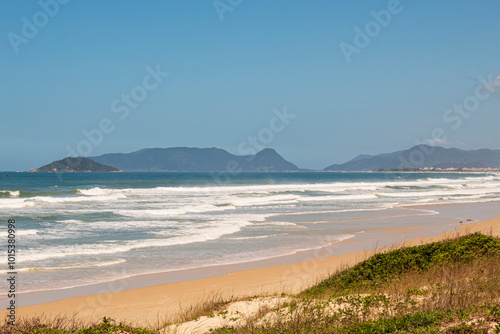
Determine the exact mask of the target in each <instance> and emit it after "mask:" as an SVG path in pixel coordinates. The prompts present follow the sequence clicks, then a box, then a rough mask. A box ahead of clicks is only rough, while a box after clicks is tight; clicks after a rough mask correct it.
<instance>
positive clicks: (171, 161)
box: [32, 145, 500, 172]
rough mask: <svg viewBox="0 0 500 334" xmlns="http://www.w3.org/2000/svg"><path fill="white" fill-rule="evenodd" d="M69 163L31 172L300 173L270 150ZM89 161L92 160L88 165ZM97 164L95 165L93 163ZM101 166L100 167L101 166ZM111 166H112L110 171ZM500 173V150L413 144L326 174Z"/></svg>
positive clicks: (187, 151) (117, 156) (150, 154)
mask: <svg viewBox="0 0 500 334" xmlns="http://www.w3.org/2000/svg"><path fill="white" fill-rule="evenodd" d="M68 159H69V158H66V159H63V160H60V161H56V162H53V163H52V164H49V165H46V166H42V167H40V168H38V169H33V170H32V171H94V172H97V171H117V170H121V171H125V172H222V171H223V172H287V171H300V170H302V171H304V170H303V169H300V168H299V167H297V166H296V165H294V164H293V163H291V162H289V161H287V160H285V159H284V158H283V157H282V156H281V155H279V154H278V153H277V152H276V151H275V150H273V149H269V148H267V149H264V150H262V151H260V152H258V153H257V154H254V155H234V154H231V153H229V152H227V151H225V150H223V149H219V148H189V147H171V148H146V149H142V150H139V151H136V152H132V153H109V154H103V155H100V156H97V157H91V158H79V159H80V160H75V161H83V162H82V163H83V165H82V166H74V165H75V163H74V161H73V160H68ZM90 159H92V160H90ZM94 162H95V163H94ZM103 165H104V166H103ZM110 166H111V167H110ZM464 168H468V169H488V168H491V169H500V150H490V149H481V150H471V151H466V150H460V149H457V148H443V147H438V146H428V145H417V146H415V147H412V148H411V149H408V150H403V151H397V152H393V153H384V154H378V155H359V156H357V157H356V158H354V159H352V160H350V161H348V162H346V163H343V164H334V165H330V166H328V167H326V168H325V169H323V170H324V171H374V170H420V169H426V170H428V169H437V170H441V169H464Z"/></svg>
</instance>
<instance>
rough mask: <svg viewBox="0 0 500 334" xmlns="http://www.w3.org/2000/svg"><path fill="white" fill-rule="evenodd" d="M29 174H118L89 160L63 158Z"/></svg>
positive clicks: (113, 168)
mask: <svg viewBox="0 0 500 334" xmlns="http://www.w3.org/2000/svg"><path fill="white" fill-rule="evenodd" d="M30 172H120V170H119V169H116V168H115V167H110V166H106V165H103V164H100V163H98V162H95V161H93V160H91V159H89V158H84V157H78V158H72V157H69V158H65V159H62V160H57V161H54V162H52V163H50V164H48V165H45V166H42V167H40V168H36V169H31V170H30Z"/></svg>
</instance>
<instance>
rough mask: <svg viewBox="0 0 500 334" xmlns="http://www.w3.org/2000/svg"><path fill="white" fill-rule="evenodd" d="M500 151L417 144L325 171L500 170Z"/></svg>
mask: <svg viewBox="0 0 500 334" xmlns="http://www.w3.org/2000/svg"><path fill="white" fill-rule="evenodd" d="M499 167H500V150H488V149H482V150H472V151H465V150H460V149H457V148H443V147H438V146H429V145H417V146H414V147H412V148H410V149H409V150H404V151H398V152H393V153H385V154H379V155H373V156H369V155H368V156H363V155H361V156H358V157H356V158H354V159H352V160H351V161H348V162H346V163H343V164H336V165H331V166H328V167H326V168H325V169H324V170H326V171H372V170H379V169H384V170H391V169H422V168H437V169H449V168H455V169H459V168H499Z"/></svg>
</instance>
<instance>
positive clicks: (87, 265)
mask: <svg viewBox="0 0 500 334" xmlns="http://www.w3.org/2000/svg"><path fill="white" fill-rule="evenodd" d="M124 262H127V260H125V259H109V260H102V261H97V262H89V261H88V262H84V263H74V264H69V265H62V266H55V267H23V268H16V271H18V272H37V271H53V270H73V269H85V268H92V267H108V266H114V265H116V264H120V263H124ZM6 273H7V270H0V274H6Z"/></svg>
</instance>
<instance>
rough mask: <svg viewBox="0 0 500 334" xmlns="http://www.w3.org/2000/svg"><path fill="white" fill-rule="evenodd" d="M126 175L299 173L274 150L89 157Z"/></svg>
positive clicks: (150, 150) (166, 151) (177, 150)
mask: <svg viewBox="0 0 500 334" xmlns="http://www.w3.org/2000/svg"><path fill="white" fill-rule="evenodd" d="M92 159H93V160H95V161H97V162H99V163H102V164H106V165H110V166H115V167H117V168H119V169H121V170H123V171H126V172H214V171H229V172H232V171H244V172H282V171H294V170H299V168H298V167H297V166H295V165H294V164H292V163H290V162H288V161H286V160H285V159H283V158H282V157H281V156H280V155H279V154H278V153H277V152H276V151H275V150H273V149H264V150H262V151H260V152H258V153H257V154H255V155H246V156H241V155H233V154H231V153H229V152H227V151H225V150H222V149H218V148H188V147H172V148H147V149H143V150H140V151H136V152H132V153H111V154H103V155H100V156H97V157H92Z"/></svg>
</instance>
